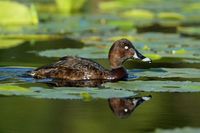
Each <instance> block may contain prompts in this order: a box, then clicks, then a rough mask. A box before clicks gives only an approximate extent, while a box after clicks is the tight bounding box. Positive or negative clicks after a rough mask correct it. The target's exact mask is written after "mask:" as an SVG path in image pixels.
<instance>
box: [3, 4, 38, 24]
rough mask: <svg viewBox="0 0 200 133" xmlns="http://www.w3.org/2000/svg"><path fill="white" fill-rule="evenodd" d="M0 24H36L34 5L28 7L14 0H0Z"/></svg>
mask: <svg viewBox="0 0 200 133" xmlns="http://www.w3.org/2000/svg"><path fill="white" fill-rule="evenodd" d="M0 8H1V11H2V12H0V25H12V26H13V25H32V24H38V17H37V12H36V9H35V7H34V5H31V6H30V7H28V6H25V5H23V4H21V3H18V2H14V1H0Z"/></svg>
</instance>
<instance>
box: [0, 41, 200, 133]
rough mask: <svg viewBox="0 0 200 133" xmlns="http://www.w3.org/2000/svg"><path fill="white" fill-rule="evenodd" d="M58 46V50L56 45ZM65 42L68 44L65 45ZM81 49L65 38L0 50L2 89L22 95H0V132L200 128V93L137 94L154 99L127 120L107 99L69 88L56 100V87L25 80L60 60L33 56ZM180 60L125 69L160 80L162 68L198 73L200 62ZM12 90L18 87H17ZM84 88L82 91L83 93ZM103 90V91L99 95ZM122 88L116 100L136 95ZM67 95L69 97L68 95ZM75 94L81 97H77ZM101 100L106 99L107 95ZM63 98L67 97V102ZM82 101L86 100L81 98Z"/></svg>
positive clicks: (131, 65) (95, 132)
mask: <svg viewBox="0 0 200 133" xmlns="http://www.w3.org/2000/svg"><path fill="white" fill-rule="evenodd" d="M54 43H56V45H53V44H54ZM64 43H67V45H64ZM82 47H84V44H82V43H80V42H78V41H73V40H71V39H64V40H55V41H36V42H35V43H34V44H32V43H31V42H24V43H23V44H21V45H19V46H17V47H13V48H10V49H1V50H0V59H1V62H0V66H1V68H0V74H1V75H0V84H1V85H4V86H3V88H4V89H6V88H9V89H11V90H14V95H18V96H10V95H13V94H10V93H5V94H4V93H2V94H1V95H0V106H1V109H0V118H1V121H0V132H2V133H27V132H28V133H40V132H41V133H55V132H60V133H64V132H73V133H80V132H83V133H90V132H91V133H102V132H104V133H107V132H116V133H122V132H123V133H130V132H140V133H142V132H144V133H145V132H153V131H154V130H156V129H157V128H164V129H166V128H167V129H173V128H177V127H200V119H199V118H200V113H199V111H200V93H168V92H165V93H152V92H149V93H142V92H137V93H139V94H140V95H142V96H145V95H152V97H153V98H152V99H151V100H149V101H147V102H145V103H143V104H142V105H140V106H139V107H138V108H136V109H135V111H133V113H132V114H131V115H130V116H129V117H127V118H124V119H121V118H119V117H118V116H116V115H115V114H113V112H112V111H111V109H110V107H109V104H108V99H107V98H98V97H97V96H96V95H95V96H94V98H91V96H90V94H88V93H85V92H84V93H82V92H81V93H80V90H73V91H72V89H73V88H72V89H71V90H70V89H69V88H66V89H65V90H62V89H61V91H60V92H61V93H62V92H65V93H63V95H61V94H60V93H59V94H58V93H56V94H55V95H54V94H53V93H49V92H53V91H54V88H53V89H52V87H51V86H49V85H46V84H45V83H43V82H46V80H45V81H44V80H35V79H33V78H30V77H24V76H23V75H24V73H25V72H26V71H29V70H32V69H33V67H39V66H42V65H45V64H48V63H51V62H53V61H56V60H57V59H58V58H47V57H40V56H38V55H37V54H35V53H36V52H38V51H42V50H46V49H60V48H82ZM169 60H170V61H169ZM181 60H182V58H162V59H160V60H158V61H155V62H153V63H152V64H151V65H145V64H142V63H140V62H132V61H128V62H127V63H126V64H125V66H126V67H127V68H128V69H129V74H132V73H135V74H137V73H138V74H139V73H141V72H145V70H149V69H150V68H155V69H153V70H151V71H152V72H156V73H157V74H158V75H161V74H163V73H165V72H166V71H165V70H163V68H178V69H179V68H194V69H199V63H185V62H181ZM96 61H97V62H99V63H101V64H103V65H104V66H105V67H106V68H108V66H109V64H108V61H107V59H98V60H96ZM141 69H142V70H141ZM179 74H181V73H179ZM188 75H189V74H188ZM128 80H130V81H134V80H141V81H151V80H154V81H181V82H182V81H194V82H199V78H198V77H190V78H187V77H186V78H184V77H182V78H177V77H169V78H167V77H164V78H162V77H156V76H155V75H154V76H151V75H149V76H148V77H140V76H134V75H130V77H129V79H128ZM126 82H129V81H126ZM13 86H14V87H16V86H17V87H19V88H17V87H16V88H13ZM165 86H166V87H168V88H173V87H174V88H176V86H170V85H168V84H166V85H165ZM1 87H2V86H1ZM133 87H134V84H133ZM177 88H179V86H177ZM1 89H2V88H1ZM17 89H20V91H22V92H23V93H22V92H20V93H19V92H18V91H17ZM80 89H82V90H84V89H85V88H80ZM104 89H105V88H99V92H101V91H102V90H104ZM121 89H122V90H119V91H117V92H116V93H114V92H115V89H113V90H111V88H110V90H111V91H112V93H114V95H117V96H122V94H123V95H125V96H126V95H127V93H128V94H129V95H132V91H130V92H129V91H126V92H124V91H123V88H121ZM147 89H148V88H147ZM30 90H31V91H32V90H33V92H34V94H35V93H38V94H39V93H41V90H43V91H44V95H42V97H40V98H33V97H34V96H32V92H31V93H27V94H26V93H25V92H26V91H30ZM69 90H70V91H69ZM6 91H8V90H6ZM15 91H16V92H15ZM56 91H58V90H55V92H56ZM66 91H69V92H67V93H66ZM74 91H76V92H74ZM58 92H59V91H58ZM77 92H78V93H77ZM91 92H92V93H94V92H96V90H94V91H93V90H91ZM71 93H75V94H74V95H72V96H73V97H72V96H71V95H70V94H71ZM79 93H80V94H79ZM50 94H51V95H50ZM47 95H50V97H47ZM76 95H77V96H79V97H76ZM101 95H102V96H104V95H105V93H102V94H101ZM59 96H62V98H60V99H58V97H59ZM64 96H66V97H67V98H66V99H63V97H64ZM80 96H82V97H83V98H82V99H80ZM117 96H116V97H117ZM69 97H70V98H69ZM108 97H109V96H108Z"/></svg>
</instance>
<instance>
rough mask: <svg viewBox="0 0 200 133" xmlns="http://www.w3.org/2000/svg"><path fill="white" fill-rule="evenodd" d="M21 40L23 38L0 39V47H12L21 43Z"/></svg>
mask: <svg viewBox="0 0 200 133" xmlns="http://www.w3.org/2000/svg"><path fill="white" fill-rule="evenodd" d="M23 42H24V40H19V39H18V40H17V39H13V40H9V39H0V49H7V48H12V47H15V46H18V45H20V44H22V43H23Z"/></svg>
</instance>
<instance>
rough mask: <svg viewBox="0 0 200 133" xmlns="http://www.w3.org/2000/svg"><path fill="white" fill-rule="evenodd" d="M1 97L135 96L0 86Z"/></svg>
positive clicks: (119, 92)
mask: <svg viewBox="0 0 200 133" xmlns="http://www.w3.org/2000/svg"><path fill="white" fill-rule="evenodd" d="M0 94H1V95H7V96H12V95H18V96H30V97H35V98H45V99H83V100H90V99H91V98H95V99H96V98H101V99H107V98H112V97H129V96H134V95H136V94H135V93H133V92H131V91H127V90H114V89H98V88H86V87H85V88H76V87H55V88H52V89H48V88H44V87H28V88H25V87H20V86H16V85H9V84H8V85H7V84H5V85H1V86H0Z"/></svg>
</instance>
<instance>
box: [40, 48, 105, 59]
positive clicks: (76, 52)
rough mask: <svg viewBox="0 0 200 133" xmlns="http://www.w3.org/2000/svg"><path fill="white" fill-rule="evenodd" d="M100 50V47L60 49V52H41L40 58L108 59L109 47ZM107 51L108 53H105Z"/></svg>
mask: <svg viewBox="0 0 200 133" xmlns="http://www.w3.org/2000/svg"><path fill="white" fill-rule="evenodd" d="M102 49H105V50H100V49H99V48H98V47H84V48H82V49H71V48H68V49H58V50H46V51H41V52H39V55H40V56H46V57H63V56H67V55H68V56H80V57H85V58H88V57H91V58H107V54H108V49H107V47H105V48H102ZM105 51H106V52H105Z"/></svg>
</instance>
